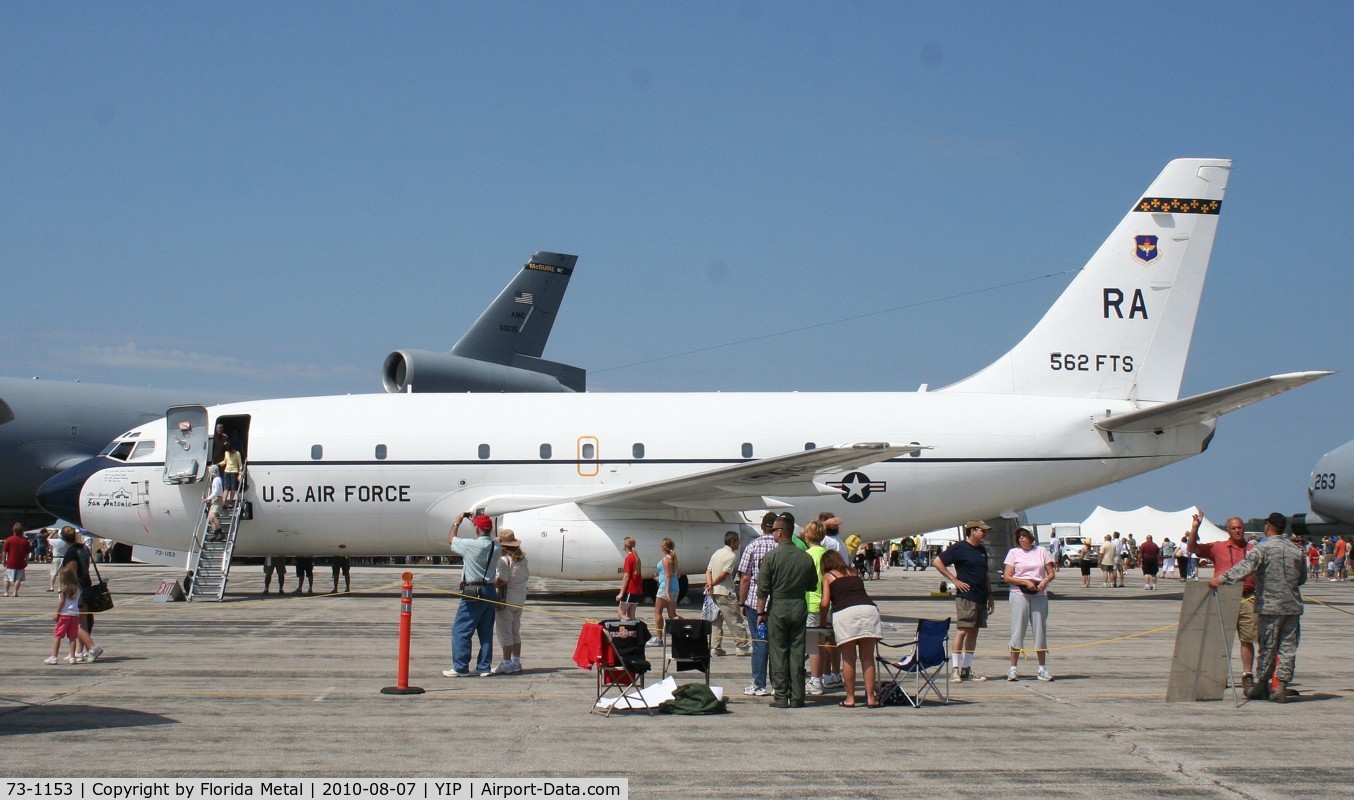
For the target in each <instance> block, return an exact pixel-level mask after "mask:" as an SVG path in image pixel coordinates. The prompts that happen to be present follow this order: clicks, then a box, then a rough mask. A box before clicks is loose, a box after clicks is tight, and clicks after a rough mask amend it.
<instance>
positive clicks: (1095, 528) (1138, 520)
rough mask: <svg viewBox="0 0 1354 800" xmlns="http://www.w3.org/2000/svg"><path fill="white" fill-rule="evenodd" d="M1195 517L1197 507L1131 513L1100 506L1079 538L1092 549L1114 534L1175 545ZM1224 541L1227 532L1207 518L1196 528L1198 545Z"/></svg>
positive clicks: (1137, 510) (1088, 520)
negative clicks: (1084, 537)
mask: <svg viewBox="0 0 1354 800" xmlns="http://www.w3.org/2000/svg"><path fill="white" fill-rule="evenodd" d="M1198 513H1199V507H1198V506H1190V507H1189V508H1185V509H1181V510H1180V511H1158V510H1157V509H1155V508H1152V507H1151V506H1143V507H1142V508H1137V509H1134V510H1132V511H1111V510H1110V509H1108V508H1105V507H1103V506H1096V507H1095V511H1092V512H1091V516H1089V517H1087V518H1086V520H1085V521H1084V522H1082V523H1081V535H1082V536H1086V537H1089V538H1090V540H1091V542H1092V543H1094V544H1096V545H1099V544H1100V543H1101V542H1103V541H1105V537H1106V536H1112V535H1114V532H1115V531H1118V532H1119V533H1121V534H1122V535H1124V536H1127V535H1129V534H1130V533H1131V534H1133V538H1134V539H1135V540H1136V541H1137V542H1138V543H1139V544H1141V543H1142V542H1143V541H1144V540H1146V539H1147V535H1148V534H1149V533H1150V534H1151V535H1152V541H1154V542H1156V543H1158V544H1160V543H1161V542H1162V541H1164V540H1166V539H1168V538H1169V539H1170V540H1171V541H1173V542H1179V541H1182V540H1183V539H1184V538H1185V536H1186V535H1187V534H1188V533H1189V529H1190V528H1191V527H1192V526H1193V525H1194V515H1195V514H1198ZM1226 538H1227V532H1226V531H1224V530H1223V529H1222V528H1219V527H1218V526H1217V525H1214V524H1213V523H1212V522H1209V521H1208V518H1207V517H1205V518H1204V521H1203V522H1202V523H1201V524H1200V525H1199V541H1201V542H1220V541H1222V540H1223V539H1226Z"/></svg>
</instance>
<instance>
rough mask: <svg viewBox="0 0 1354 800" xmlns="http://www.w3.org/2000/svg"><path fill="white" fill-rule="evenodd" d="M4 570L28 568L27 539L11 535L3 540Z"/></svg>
mask: <svg viewBox="0 0 1354 800" xmlns="http://www.w3.org/2000/svg"><path fill="white" fill-rule="evenodd" d="M4 547H5V569H25V568H26V567H27V566H28V551H29V550H30V549H31V548H30V546H29V544H28V537H26V536H20V535H19V534H17V533H15V534H11V535H10V537H9V538H7V539H5V545H4Z"/></svg>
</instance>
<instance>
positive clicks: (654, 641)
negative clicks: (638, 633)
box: [644, 636, 663, 647]
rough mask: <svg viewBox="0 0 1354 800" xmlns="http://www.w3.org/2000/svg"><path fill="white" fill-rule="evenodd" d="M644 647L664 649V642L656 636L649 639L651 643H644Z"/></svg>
mask: <svg viewBox="0 0 1354 800" xmlns="http://www.w3.org/2000/svg"><path fill="white" fill-rule="evenodd" d="M644 646H645V647H662V646H663V640H662V639H660V638H658V637H657V636H654V637H653V638H651V639H649V641H647V642H645V643H644Z"/></svg>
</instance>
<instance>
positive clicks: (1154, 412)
mask: <svg viewBox="0 0 1354 800" xmlns="http://www.w3.org/2000/svg"><path fill="white" fill-rule="evenodd" d="M1331 374H1334V373H1331V372H1325V371H1316V372H1290V373H1287V374H1284V375H1271V376H1270V377H1268V378H1261V379H1259V380H1255V381H1250V382H1249V383H1242V384H1238V385H1237V386H1229V387H1227V388H1226V389H1217V390H1214V391H1211V392H1205V393H1203V394H1196V395H1194V396H1193V397H1186V398H1182V399H1180V400H1172V401H1171V402H1169V403H1162V404H1161V405H1159V406H1153V407H1151V408H1144V409H1142V410H1141V411H1132V412H1130V413H1127V414H1120V415H1118V416H1114V417H1108V418H1106V419H1102V420H1099V421H1098V422H1096V423H1095V426H1096V427H1097V428H1099V429H1100V430H1102V431H1109V432H1111V433H1118V432H1123V433H1150V432H1152V431H1159V430H1165V429H1166V428H1174V427H1176V426H1179V425H1189V424H1192V423H1195V422H1203V421H1205V420H1209V419H1217V418H1218V417H1220V416H1222V415H1223V414H1228V413H1231V412H1233V411H1236V410H1237V409H1238V408H1245V407H1246V406H1248V405H1251V404H1252V403H1258V402H1260V401H1261V400H1264V399H1266V398H1269V397H1273V396H1274V395H1276V394H1282V393H1283V392H1286V391H1288V390H1289V389H1296V388H1297V387H1299V386H1302V385H1303V384H1307V383H1311V382H1312V381H1314V380H1317V379H1318V378H1324V377H1326V376H1327V375H1331Z"/></svg>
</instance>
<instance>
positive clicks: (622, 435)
mask: <svg viewBox="0 0 1354 800" xmlns="http://www.w3.org/2000/svg"><path fill="white" fill-rule="evenodd" d="M1230 168H1231V162H1230V161H1228V160H1221V159H1181V160H1177V161H1172V162H1171V163H1170V164H1169V165H1167V167H1166V168H1165V170H1164V171H1163V172H1162V173H1161V175H1160V176H1159V177H1158V178H1157V179H1156V180H1155V181H1154V182H1153V183H1152V185H1151V186H1150V187H1149V188H1148V190H1147V192H1146V194H1144V195H1143V197H1142V198H1141V200H1139V201H1138V202H1137V203H1135V204H1134V205H1133V207H1132V209H1130V210H1129V212H1128V214H1127V215H1126V216H1125V217H1124V218H1123V220H1122V221H1121V222H1120V223H1119V225H1118V227H1116V228H1115V229H1114V232H1113V233H1111V234H1110V237H1109V238H1108V239H1107V240H1106V241H1105V243H1104V244H1103V245H1102V246H1101V247H1100V249H1099V250H1098V251H1097V252H1096V253H1095V255H1094V256H1093V257H1092V258H1091V260H1090V262H1089V263H1088V264H1087V265H1086V268H1085V269H1084V270H1083V271H1082V272H1080V273H1079V274H1078V275H1077V276H1076V278H1075V279H1074V280H1073V281H1072V283H1071V285H1070V286H1069V287H1068V288H1067V289H1066V291H1065V292H1064V293H1063V295H1062V296H1061V297H1060V298H1059V299H1058V300H1057V302H1056V303H1055V304H1054V305H1053V307H1052V309H1051V310H1050V311H1049V312H1048V313H1047V314H1046V315H1045V316H1044V318H1043V319H1042V320H1040V322H1039V323H1038V324H1037V325H1036V326H1035V328H1034V329H1033V330H1032V331H1031V332H1030V333H1029V334H1028V335H1027V336H1026V337H1025V338H1024V340H1023V341H1021V342H1020V343H1019V344H1018V345H1016V346H1015V348H1014V349H1012V350H1011V351H1010V352H1008V353H1006V354H1005V355H1003V356H1002V357H1001V358H999V359H997V360H996V361H995V362H994V363H993V364H991V365H990V366H988V367H987V368H986V369H983V370H982V371H980V372H978V373H977V374H975V375H973V376H971V377H969V378H967V379H965V380H962V381H960V382H958V383H956V384H954V385H951V386H948V387H946V388H944V389H940V390H936V391H920V392H899V393H821V394H819V393H799V392H796V393H790V394H772V393H766V394H728V393H718V394H716V393H710V394H698V393H653V394H610V393H608V394H586V393H579V394H554V395H529V394H516V395H445V394H443V395H429V394H378V395H365V396H343V397H316V398H298V399H288V400H270V401H259V402H249V403H235V404H230V405H223V406H218V407H215V408H211V409H207V408H203V407H193V408H178V409H172V410H171V413H170V415H169V416H168V417H167V418H166V420H164V421H160V422H156V423H151V424H147V425H143V426H141V427H140V428H137V429H135V430H133V431H131V432H129V433H127V434H126V435H125V436H123V437H120V440H119V444H118V445H115V448H114V449H113V450H112V451H111V452H110V453H109V454H108V455H107V456H105V457H103V458H101V459H98V460H92V461H90V462H87V463H86V464H84V465H82V466H80V467H77V468H75V469H72V470H70V471H68V472H66V473H64V474H62V475H60V476H58V477H56V478H54V479H52V480H51V481H49V482H48V483H47V484H45V485H44V487H43V489H42V491H41V497H40V499H41V502H42V505H43V507H44V508H46V509H47V510H49V511H51V512H52V513H55V514H59V515H61V516H63V517H65V518H66V519H69V520H74V521H78V522H80V523H81V524H83V525H84V526H86V527H88V528H90V529H93V530H97V531H99V532H100V533H101V534H102V535H104V536H110V537H112V538H115V539H118V540H120V541H127V542H135V543H138V544H145V545H153V546H157V547H167V548H174V549H177V550H181V549H185V548H187V547H188V543H189V541H190V540H191V539H192V532H193V531H194V527H195V524H196V521H197V519H198V518H199V516H200V515H201V513H202V502H201V499H202V495H203V487H202V486H201V485H200V484H199V483H196V481H200V480H201V479H202V474H203V469H202V467H203V459H202V457H201V453H203V452H207V451H206V448H207V447H209V444H208V443H207V441H206V439H205V436H204V434H205V433H206V432H208V431H211V430H212V429H213V425H214V424H215V423H216V422H217V421H219V420H223V419H224V420H226V421H227V424H228V425H231V426H233V427H234V428H235V429H237V430H247V432H248V441H247V451H246V453H245V455H246V460H247V463H248V473H249V480H248V489H247V491H246V493H245V497H246V499H247V500H248V501H249V502H250V503H251V504H252V519H250V520H248V521H245V522H242V523H241V525H240V528H239V533H238V537H237V539H236V542H235V552H236V554H239V555H251V554H266V553H273V554H303V555H311V554H316V555H319V554H335V553H346V554H349V555H362V554H400V553H406V554H427V553H437V552H444V551H445V549H446V537H447V531H448V528H449V527H450V524H451V521H452V519H453V518H454V517H455V516H456V515H457V514H458V513H460V512H464V511H482V512H483V513H486V514H489V515H491V516H493V517H496V518H498V522H499V525H500V526H501V527H503V528H512V529H514V530H515V532H516V533H517V535H518V536H519V537H520V538H521V539H522V540H523V542H524V543H525V548H526V550H527V552H528V553H529V554H530V556H531V560H532V572H533V573H534V574H537V575H543V576H553V577H567V578H582V579H614V578H615V576H616V573H617V566H618V565H619V564H620V561H621V550H620V541H621V539H622V538H623V537H624V536H634V537H635V538H636V539H637V540H638V541H639V543H640V551H641V552H648V553H654V552H656V548H657V542H658V540H659V539H660V538H663V537H670V538H671V539H673V540H674V541H675V542H676V543H677V547H678V554H679V558H680V560H681V563H682V564H683V565H685V566H686V567H687V568H689V569H695V568H697V565H704V564H705V561H706V558H707V557H708V555H709V554H710V553H711V552H712V551H713V549H714V548H716V547H719V546H721V544H722V536H723V533H724V531H726V530H729V529H731V528H742V529H743V530H745V531H747V530H748V528H743V526H748V525H750V523H752V522H754V521H755V520H756V519H757V518H759V517H760V515H761V514H762V513H763V512H764V511H765V510H766V509H772V510H790V511H793V512H795V513H796V515H797V516H799V517H800V518H801V519H807V518H809V517H811V516H813V515H815V514H817V513H818V512H820V511H831V512H834V513H836V514H839V515H841V516H842V517H844V518H846V519H847V520H848V522H849V525H850V528H851V530H852V532H855V533H859V534H860V535H861V536H862V538H864V539H866V540H879V539H883V538H886V537H893V536H898V535H900V534H905V533H915V532H921V531H930V530H935V529H938V528H941V527H944V526H947V525H954V524H956V523H957V522H958V521H960V520H963V519H965V518H969V517H981V518H992V517H995V516H997V515H1001V514H1009V513H1012V512H1015V511H1016V510H1018V509H1023V508H1027V507H1029V506H1033V505H1038V504H1040V503H1047V502H1050V501H1052V500H1057V499H1059V498H1063V497H1067V496H1070V495H1074V494H1077V493H1079V492H1084V491H1086V490H1088V489H1093V488H1096V487H1099V486H1104V485H1106V484H1109V483H1113V482H1115V481H1120V480H1123V479H1125V478H1129V477H1132V476H1134V475H1138V474H1140V473H1143V472H1147V471H1149V470H1153V469H1156V468H1158V467H1162V466H1165V465H1167V464H1171V463H1173V462H1176V461H1180V460H1182V459H1185V458H1189V457H1190V456H1193V455H1196V454H1198V453H1200V452H1202V451H1203V450H1204V449H1205V448H1206V447H1207V446H1208V442H1209V440H1210V439H1211V438H1212V436H1213V433H1214V427H1215V425H1216V421H1217V418H1218V417H1219V416H1221V415H1223V414H1225V413H1227V412H1230V411H1234V410H1236V409H1238V408H1241V407H1243V406H1246V405H1249V404H1251V403H1253V402H1256V401H1258V400H1261V399H1264V398H1266V397H1270V396H1272V395H1275V394H1278V393H1280V392H1283V391H1285V390H1287V389H1291V388H1293V387H1296V386H1300V385H1302V384H1305V383H1308V382H1310V381H1313V380H1316V379H1317V378H1320V377H1322V376H1324V375H1327V374H1329V373H1326V372H1302V373H1293V374H1286V375H1277V376H1273V377H1269V378H1262V379H1260V380H1256V381H1251V382H1249V383H1245V384H1241V385H1239V386H1234V387H1231V388H1227V389H1220V390H1217V391H1213V392H1208V393H1206V394H1202V395H1198V396H1194V397H1189V398H1184V399H1179V397H1178V394H1179V389H1180V382H1181V377H1182V374H1183V371H1184V367H1185V359H1186V355H1187V353H1188V350H1189V344H1190V338H1191V336H1192V334H1193V328H1194V320H1195V314H1196V311H1197V309H1198V306H1199V298H1200V295H1201V293H1202V291H1203V285H1204V275H1205V272H1206V271H1207V267H1208V261H1209V255H1210V252H1211V251H1212V248H1213V237H1214V233H1215V231H1216V229H1217V223H1218V213H1219V211H1220V209H1221V205H1222V199H1223V194H1224V190H1225V188H1226V185H1227V178H1228V174H1229V171H1230ZM119 448H120V449H119ZM119 454H122V455H121V457H119ZM647 560H649V559H646V561H647Z"/></svg>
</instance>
